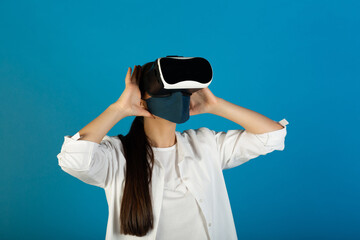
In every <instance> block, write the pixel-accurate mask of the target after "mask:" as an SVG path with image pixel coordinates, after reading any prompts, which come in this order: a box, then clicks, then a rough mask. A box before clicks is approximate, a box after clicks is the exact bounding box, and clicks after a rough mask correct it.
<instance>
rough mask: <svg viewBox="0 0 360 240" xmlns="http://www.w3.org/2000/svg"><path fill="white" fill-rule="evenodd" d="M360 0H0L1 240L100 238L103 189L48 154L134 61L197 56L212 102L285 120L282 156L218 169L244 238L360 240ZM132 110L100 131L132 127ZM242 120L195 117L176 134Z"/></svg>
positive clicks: (113, 89) (119, 87) (110, 96)
mask: <svg viewBox="0 0 360 240" xmlns="http://www.w3.org/2000/svg"><path fill="white" fill-rule="evenodd" d="M359 9H360V3H359V1H344V0H342V1H340V0H339V1H330V0H329V1H314V0H304V1H285V0H282V1H280V0H273V1H260V0H256V1H101V2H100V1H57V2H55V1H14V0H11V1H10V0H9V1H1V2H0V80H1V85H0V86H1V88H0V100H1V101H0V107H1V109H0V114H1V115H0V126H1V128H0V133H1V144H0V150H1V151H0V152H1V161H0V182H1V185H0V186H1V188H0V191H1V192H0V211H1V212H0V216H1V220H0V227H1V229H0V238H1V239H104V238H105V230H106V224H107V216H108V208H107V202H106V198H105V194H104V190H103V189H101V188H98V187H95V186H91V185H87V184H85V183H83V182H81V181H80V180H78V179H76V178H74V177H72V176H70V175H68V174H67V173H65V172H63V171H62V170H61V168H60V167H59V166H58V159H57V158H56V155H57V154H58V153H59V152H60V148H61V145H62V143H63V140H64V139H63V138H64V135H73V134H75V133H76V132H77V131H78V130H80V129H81V128H82V127H84V126H85V125H86V124H88V123H89V122H90V121H92V120H93V119H94V118H96V117H97V116H98V115H100V114H101V113H102V112H103V111H104V110H105V109H106V108H107V107H108V106H109V105H110V104H111V103H113V102H114V101H116V100H117V99H118V98H119V97H120V95H121V93H122V92H123V90H124V86H125V84H124V79H125V75H126V72H127V68H128V67H132V68H133V66H134V65H135V64H140V65H141V64H144V63H146V62H148V61H153V60H155V59H156V58H158V57H162V56H166V55H181V56H201V57H205V58H207V59H208V60H209V61H210V63H211V64H212V66H213V70H214V78H213V82H212V83H211V85H210V86H209V88H210V90H211V91H212V92H213V93H214V94H215V95H216V96H218V97H221V98H224V99H225V100H227V101H230V102H232V103H235V104H237V105H240V106H243V107H246V108H249V109H252V110H254V111H257V112H259V113H261V114H263V115H265V116H267V117H269V118H271V119H273V120H276V121H280V120H281V119H283V118H286V119H287V120H288V121H289V125H288V126H287V127H288V135H287V136H286V141H285V150H284V151H282V152H281V151H275V152H272V153H270V154H268V155H266V156H259V157H258V158H256V159H253V160H251V161H249V162H247V163H245V164H243V165H240V166H239V167H236V168H233V169H230V170H225V171H224V175H225V180H226V184H227V189H228V193H229V197H230V202H231V206H232V210H233V215H234V220H235V224H236V228H237V234H238V237H239V239H360V228H359V225H360V201H359V200H360V184H359V182H360V177H359V168H360V158H359V153H360V152H359V127H358V123H359V116H360V114H359V109H360V108H359V98H358V97H356V94H358V93H359V80H360V74H359V63H360V61H359V54H360V48H359V43H360V33H359V28H360V27H359V26H360V25H359V23H360V17H359ZM133 118H134V117H129V118H125V119H123V120H122V121H121V122H119V123H118V124H117V125H116V126H114V128H113V129H111V130H110V132H109V133H108V135H117V134H119V133H122V134H126V133H127V132H128V130H129V127H130V124H131V122H132V120H133ZM203 126H205V127H208V128H210V129H213V130H216V131H220V130H221V131H222V130H224V131H226V130H230V129H243V127H241V126H239V125H237V124H235V123H233V122H231V121H229V120H227V119H224V118H221V117H219V116H216V115H211V114H202V115H196V116H192V117H191V118H190V120H189V121H188V122H186V123H184V124H179V125H178V126H177V131H183V130H185V129H189V128H192V129H196V128H199V127H203Z"/></svg>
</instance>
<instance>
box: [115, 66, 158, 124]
mask: <svg viewBox="0 0 360 240" xmlns="http://www.w3.org/2000/svg"><path fill="white" fill-rule="evenodd" d="M140 76H141V67H140V66H134V72H133V73H132V74H131V67H129V68H128V71H127V74H126V77H125V90H124V91H123V93H122V94H121V96H120V98H119V99H118V100H117V101H116V102H115V103H113V105H115V106H116V107H117V108H119V109H120V110H121V111H123V112H125V114H126V115H127V116H144V117H151V118H154V116H153V115H152V114H151V113H150V112H149V111H147V110H146V109H145V107H144V106H143V105H142V104H141V92H140V89H139V81H140Z"/></svg>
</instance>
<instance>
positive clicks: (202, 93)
mask: <svg viewBox="0 0 360 240" xmlns="http://www.w3.org/2000/svg"><path fill="white" fill-rule="evenodd" d="M218 101H219V100H218V97H216V96H215V95H214V94H213V93H212V92H211V91H210V89H209V88H208V87H207V88H203V89H200V90H198V91H196V92H194V93H193V94H191V96H190V116H193V115H197V114H201V113H210V111H211V110H212V109H213V108H214V107H215V106H216V105H217V104H218Z"/></svg>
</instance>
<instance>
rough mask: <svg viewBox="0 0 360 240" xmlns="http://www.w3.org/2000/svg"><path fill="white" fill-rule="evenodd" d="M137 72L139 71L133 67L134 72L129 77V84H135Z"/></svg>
mask: <svg viewBox="0 0 360 240" xmlns="http://www.w3.org/2000/svg"><path fill="white" fill-rule="evenodd" d="M138 70H139V69H138V67H137V66H136V65H135V66H134V72H133V74H132V76H131V82H132V83H136V76H137V73H138Z"/></svg>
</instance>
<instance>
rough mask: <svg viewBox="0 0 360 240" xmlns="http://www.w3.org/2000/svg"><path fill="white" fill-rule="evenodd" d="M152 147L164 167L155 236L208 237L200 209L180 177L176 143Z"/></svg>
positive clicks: (171, 239)
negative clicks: (160, 202)
mask: <svg viewBox="0 0 360 240" xmlns="http://www.w3.org/2000/svg"><path fill="white" fill-rule="evenodd" d="M152 149H153V151H154V158H156V159H157V160H158V161H159V162H160V163H161V164H162V166H163V167H164V169H165V180H164V194H163V200H162V206H161V210H160V217H159V224H158V230H157V234H156V239H157V240H184V239H187V240H191V239H194V240H198V239H204V240H205V239H209V237H208V233H207V227H206V220H205V217H204V216H203V214H202V212H201V208H200V206H199V205H198V204H197V202H196V199H195V198H194V196H193V195H192V194H191V192H190V191H189V190H188V189H187V187H186V185H185V184H184V183H183V182H182V180H181V178H180V173H179V168H178V167H177V163H178V158H177V154H176V150H177V149H176V144H175V145H173V146H171V147H167V148H156V147H152Z"/></svg>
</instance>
